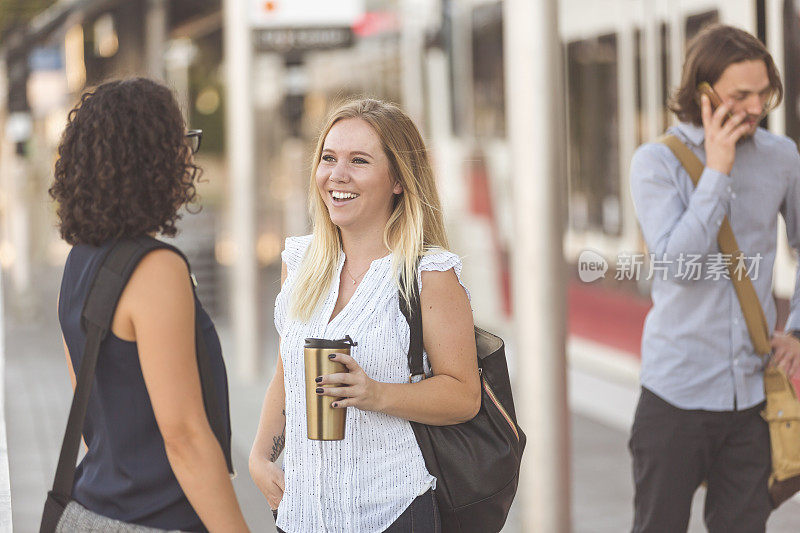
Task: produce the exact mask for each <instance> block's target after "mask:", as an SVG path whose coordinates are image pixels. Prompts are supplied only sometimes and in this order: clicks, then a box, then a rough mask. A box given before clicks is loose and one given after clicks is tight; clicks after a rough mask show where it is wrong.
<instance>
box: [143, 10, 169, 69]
mask: <svg viewBox="0 0 800 533" xmlns="http://www.w3.org/2000/svg"><path fill="white" fill-rule="evenodd" d="M145 35H146V38H145V53H146V61H147V65H146V67H147V75H148V76H150V77H151V78H153V79H155V80H159V81H162V80H164V75H165V72H164V53H165V50H166V45H167V6H166V3H165V0H149V1H148V2H147V22H146V24H145Z"/></svg>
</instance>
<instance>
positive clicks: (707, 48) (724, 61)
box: [667, 24, 783, 126]
mask: <svg viewBox="0 0 800 533" xmlns="http://www.w3.org/2000/svg"><path fill="white" fill-rule="evenodd" d="M751 60H760V61H763V62H764V64H765V65H766V67H767V76H768V77H769V83H770V86H771V88H772V97H771V99H770V100H771V101H770V104H769V108H770V109H774V108H775V107H777V106H778V104H780V102H781V99H782V98H783V84H782V83H781V77H780V74H779V73H778V67H776V66H775V61H773V59H772V56H771V55H770V53H769V51H768V50H767V48H766V47H765V46H764V44H763V43H762V42H761V41H759V40H758V39H757V38H756V37H754V36H753V35H751V34H749V33H747V32H746V31H744V30H742V29H739V28H736V27H733V26H726V25H723V24H712V25H710V26H708V27H706V28H705V29H704V30H703V31H701V32H700V33H699V34H697V36H696V37H695V38H694V39H692V41H691V42H690V43H689V45H688V47H687V50H686V60H685V61H684V63H683V74H682V76H681V84H680V86H679V87H678V88H677V89H676V90H675V91H674V92H673V93H672V96H671V97H670V99H669V102H668V103H667V107H669V110H670V111H672V112H673V113H675V114H676V115H677V116H678V119H679V120H681V121H682V122H691V123H692V124H695V125H696V126H702V125H703V119H702V116H701V113H700V106H699V104H698V101H697V85H698V84H699V83H701V82H704V81H705V82H708V83H710V84H711V85H714V84H715V83H716V82H717V80H719V78H720V76H722V73H723V72H725V69H726V68H728V67H729V66H730V65H732V64H733V63H740V62H742V61H751Z"/></svg>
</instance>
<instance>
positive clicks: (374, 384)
mask: <svg viewBox="0 0 800 533" xmlns="http://www.w3.org/2000/svg"><path fill="white" fill-rule="evenodd" d="M329 357H330V358H331V360H332V361H336V362H337V363H342V364H343V365H344V366H346V367H347V370H348V371H347V372H340V373H338V374H326V375H324V376H319V377H317V380H316V381H317V394H318V395H320V396H333V397H334V398H342V399H341V400H338V399H337V400H336V401H335V402H333V403H331V406H332V407H335V408H337V409H341V408H344V407H358V408H359V409H361V410H363V411H380V410H381V409H382V405H381V401H380V400H381V392H380V391H381V383H380V382H378V381H375V380H373V379H370V377H369V376H367V373H366V372H364V369H362V368H361V367H360V366H358V363H356V360H355V359H353V358H352V357H351V356H349V355H347V354H343V353H336V354H331V355H330V356H329ZM333 385H337V386H333Z"/></svg>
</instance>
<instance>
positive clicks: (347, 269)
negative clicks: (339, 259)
mask: <svg viewBox="0 0 800 533" xmlns="http://www.w3.org/2000/svg"><path fill="white" fill-rule="evenodd" d="M369 266H372V263H370V265H369ZM369 266H368V267H367V269H366V270H364V272H362V273H361V274H359V275H358V277H355V276H353V273H352V272H350V269H349V268H347V263H346V262H345V263H344V269H345V271H346V272H347V275H348V276H350V279H352V280H353V285H355V284H356V283H358V281H356V280H358V279H361V276H363V275H364V274H366V273H367V271H369Z"/></svg>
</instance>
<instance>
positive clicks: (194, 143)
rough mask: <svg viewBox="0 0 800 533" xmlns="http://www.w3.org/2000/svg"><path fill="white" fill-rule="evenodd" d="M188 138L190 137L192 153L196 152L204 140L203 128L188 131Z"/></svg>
mask: <svg viewBox="0 0 800 533" xmlns="http://www.w3.org/2000/svg"><path fill="white" fill-rule="evenodd" d="M186 138H187V139H189V147H190V148H191V149H192V153H193V154H196V153H197V151H198V150H199V149H200V142H201V141H202V140H203V130H189V131H187V132H186Z"/></svg>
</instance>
